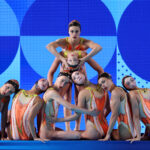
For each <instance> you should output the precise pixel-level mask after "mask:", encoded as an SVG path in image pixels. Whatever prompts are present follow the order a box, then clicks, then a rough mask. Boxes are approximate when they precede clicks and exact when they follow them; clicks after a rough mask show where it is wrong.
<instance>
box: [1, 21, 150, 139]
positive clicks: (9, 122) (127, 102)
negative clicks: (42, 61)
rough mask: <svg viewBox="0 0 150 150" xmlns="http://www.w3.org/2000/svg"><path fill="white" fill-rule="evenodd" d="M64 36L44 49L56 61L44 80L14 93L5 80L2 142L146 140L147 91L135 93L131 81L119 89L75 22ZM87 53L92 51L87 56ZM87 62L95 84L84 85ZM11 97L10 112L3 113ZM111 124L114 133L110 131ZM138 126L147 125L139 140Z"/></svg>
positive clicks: (149, 118)
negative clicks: (63, 125) (61, 110)
mask: <svg viewBox="0 0 150 150" xmlns="http://www.w3.org/2000/svg"><path fill="white" fill-rule="evenodd" d="M68 32H69V37H67V38H63V39H58V40H56V41H54V42H51V43H49V44H48V45H47V49H48V50H49V51H50V52H51V53H52V54H53V55H54V56H56V58H55V60H54V62H53V63H52V65H51V67H50V69H49V71H48V75H47V79H40V80H38V81H37V82H36V83H35V84H34V85H33V87H32V88H31V90H25V89H19V83H18V81H17V80H15V79H11V80H8V81H7V82H6V83H5V84H4V85H3V86H2V87H0V111H1V114H2V117H1V140H5V139H6V138H7V140H8V139H9V140H39V141H47V140H54V139H58V140H79V139H88V140H99V141H106V140H111V139H112V140H129V141H140V140H144V139H150V90H149V89H147V88H138V87H137V85H136V81H135V79H134V78H133V77H131V76H125V77H124V78H123V79H122V85H123V87H124V88H123V87H118V86H116V85H115V84H114V82H113V80H112V77H111V75H110V74H109V73H106V72H104V70H103V68H102V67H101V66H100V65H99V64H98V63H97V62H96V61H95V60H94V59H92V57H93V56H94V55H96V54H97V53H98V52H100V51H101V50H102V47H101V46H100V45H99V44H97V43H94V42H93V41H91V40H87V39H84V38H82V37H80V33H81V25H80V22H78V21H77V20H73V21H71V22H70V23H69V27H68ZM57 47H61V48H62V51H61V52H60V53H58V52H57V50H56V48H57ZM88 48H90V49H92V50H91V51H90V52H89V53H87V49H88ZM86 62H87V63H88V64H89V65H90V66H91V67H92V68H93V69H94V70H95V71H96V72H97V74H98V81H97V84H93V83H91V82H90V81H89V80H88V78H87V73H86V68H85V63H86ZM59 65H61V67H60V73H59V74H58V76H57V79H56V81H55V82H54V84H53V76H54V73H55V72H56V70H57V68H58V66H59ZM72 84H74V87H75V91H74V95H75V97H74V99H75V104H74V105H73V104H71V100H72V95H71V93H72ZM128 91H129V92H128ZM108 92H110V95H111V98H110V100H109V95H108ZM13 93H14V96H13V98H12V106H11V110H9V111H8V104H9V101H10V95H11V94H13ZM41 93H44V94H43V97H42V98H41V97H40V96H39V95H40V94H41ZM59 105H63V107H64V118H58V111H59ZM71 111H73V112H74V114H73V115H71V114H72V113H71ZM110 112H111V118H110V120H109V122H107V120H106V117H107V115H108V114H109V113H110ZM82 114H84V116H85V127H86V129H85V130H84V131H81V130H80V120H81V115H82ZM35 117H37V125H36V126H37V130H36V128H35V124H34V118H35ZM74 120H75V121H76V124H75V128H74V131H71V129H70V121H74ZM116 121H118V128H117V129H116V130H114V129H113V127H114V125H115V123H116ZM140 121H142V122H143V123H144V125H145V126H146V130H145V133H144V135H141V125H140ZM56 122H65V123H66V131H63V130H62V129H59V128H57V127H55V123H56ZM36 131H38V132H36Z"/></svg>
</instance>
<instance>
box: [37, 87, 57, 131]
mask: <svg viewBox="0 0 150 150" xmlns="http://www.w3.org/2000/svg"><path fill="white" fill-rule="evenodd" d="M49 89H50V90H54V88H53V87H50V88H49ZM44 101H45V109H44V112H43V116H42V123H41V124H42V125H44V126H45V125H46V115H48V117H50V116H51V112H50V110H48V112H46V107H47V101H46V100H45V99H44ZM48 109H50V108H48ZM52 109H53V111H54V115H55V114H57V112H56V108H55V102H54V101H52ZM54 115H53V116H54ZM50 126H51V127H52V128H53V129H55V124H52V123H51V124H50ZM39 134H40V133H39Z"/></svg>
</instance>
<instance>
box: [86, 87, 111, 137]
mask: <svg viewBox="0 0 150 150" xmlns="http://www.w3.org/2000/svg"><path fill="white" fill-rule="evenodd" d="M86 89H88V90H89V91H90V94H91V100H90V108H91V109H97V110H98V111H100V113H99V115H98V116H96V117H93V116H90V115H87V120H90V121H91V122H92V123H93V124H94V127H95V128H96V129H97V131H98V132H99V133H100V134H101V135H102V136H104V135H106V133H107V130H108V124H107V121H106V118H105V117H104V115H103V113H102V112H103V109H104V107H105V102H106V100H107V94H106V93H105V94H104V96H103V97H102V98H97V97H95V95H94V91H95V89H94V88H91V87H87V88H86Z"/></svg>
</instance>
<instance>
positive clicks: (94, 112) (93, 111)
mask: <svg viewBox="0 0 150 150" xmlns="http://www.w3.org/2000/svg"><path fill="white" fill-rule="evenodd" d="M99 113H100V111H98V110H97V109H93V110H91V113H90V115H91V116H98V115H99Z"/></svg>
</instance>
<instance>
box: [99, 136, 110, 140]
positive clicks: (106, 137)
mask: <svg viewBox="0 0 150 150" xmlns="http://www.w3.org/2000/svg"><path fill="white" fill-rule="evenodd" d="M108 140H110V135H106V136H105V138H104V139H99V141H108Z"/></svg>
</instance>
